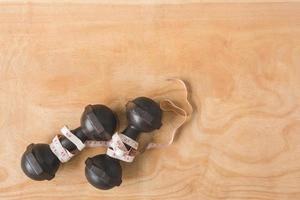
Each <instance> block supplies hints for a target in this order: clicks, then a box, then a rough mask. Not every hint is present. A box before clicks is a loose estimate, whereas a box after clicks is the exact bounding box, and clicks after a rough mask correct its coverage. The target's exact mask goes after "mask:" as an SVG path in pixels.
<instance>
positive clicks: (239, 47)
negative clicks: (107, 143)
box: [0, 1, 300, 200]
mask: <svg viewBox="0 0 300 200" xmlns="http://www.w3.org/2000/svg"><path fill="white" fill-rule="evenodd" d="M156 2H157V1H156ZM299 36H300V4H299V3H292V2H289V3H270V2H269V3H245V4H241V3H230V4H226V3H217V2H215V3H201V2H196V3H182V2H181V3H179V4H177V3H176V2H175V3H174V2H173V3H166V2H164V3H163V4H159V3H154V4H148V3H145V2H144V1H142V2H140V3H139V2H136V3H135V4H126V3H119V4H118V3H115V4H109V3H104V4H96V3H86V4H83V3H82V4H71V3H70V4H64V3H47V4H42V3H36V4H32V3H26V4H21V3H19V4H18V3H11V4H9V3H6V4H4V3H2V4H1V5H0V135H1V146H0V199H1V200H21V199H22V200H29V199H30V200H35V199H49V200H50V199H59V198H62V199H64V200H67V199H72V200H83V199H103V200H105V199H109V200H114V199H128V200H129V199H130V200H134V199H145V200H146V199H147V200H150V199H165V200H167V199H172V200H173V199H182V200H184V199H199V200H200V199H201V200H229V199H230V200H254V199H255V200H287V199H288V200H297V199H300V159H299V155H300V134H299V133H300V107H299V102H300V37H299ZM168 77H180V78H182V79H184V80H186V81H187V82H188V83H189V87H190V90H191V100H192V103H193V105H194V109H195V112H194V115H193V117H192V119H191V121H190V122H189V123H188V124H187V125H186V126H185V127H184V128H183V129H182V132H180V135H179V136H178V137H177V138H176V142H175V144H174V145H172V146H170V147H169V148H166V149H162V150H151V151H148V152H146V153H144V154H142V155H141V156H139V157H138V158H137V159H136V161H135V162H134V163H132V164H123V169H124V178H123V184H122V186H121V187H118V188H115V189H113V190H109V191H99V190H96V189H94V188H93V187H91V186H90V185H89V184H87V181H86V179H85V176H84V160H85V159H86V158H87V157H88V156H93V155H96V154H99V153H101V152H103V151H104V150H103V149H87V150H85V151H84V152H82V153H81V154H80V155H78V156H76V157H75V158H74V159H72V161H70V162H69V163H67V164H65V165H63V166H62V167H61V168H60V170H59V172H58V173H57V175H56V177H55V179H54V180H53V181H47V182H34V181H31V180H29V179H28V178H27V177H25V176H24V174H23V173H22V171H21V168H20V156H21V155H22V153H23V151H24V150H25V148H26V146H27V145H28V144H29V143H31V142H35V143H37V142H44V143H49V142H50V141H51V139H52V138H53V137H54V135H55V134H57V133H58V130H59V128H60V127H61V126H62V125H64V124H67V125H69V126H70V127H72V128H75V127H76V126H78V124H79V118H80V115H81V112H82V109H83V107H84V106H85V105H86V104H90V103H103V104H107V105H109V106H110V107H111V108H113V109H114V110H116V112H118V114H119V116H120V118H122V119H124V108H123V106H124V103H125V102H126V101H127V100H128V99H130V98H133V97H136V96H139V95H146V96H149V97H155V98H157V99H159V98H162V97H170V98H172V99H173V100H174V101H176V102H181V100H180V98H181V96H182V95H181V92H182V91H180V90H178V89H176V87H175V85H172V84H171V85H170V84H169V85H168V84H166V83H165V82H164V81H163V80H164V79H165V78H168ZM167 119H169V120H166V121H165V122H164V127H165V129H163V130H161V131H158V132H157V133H156V134H159V135H167V134H168V127H169V123H172V122H173V120H172V118H171V117H169V118H167Z"/></svg>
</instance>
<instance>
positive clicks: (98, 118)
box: [21, 104, 117, 181]
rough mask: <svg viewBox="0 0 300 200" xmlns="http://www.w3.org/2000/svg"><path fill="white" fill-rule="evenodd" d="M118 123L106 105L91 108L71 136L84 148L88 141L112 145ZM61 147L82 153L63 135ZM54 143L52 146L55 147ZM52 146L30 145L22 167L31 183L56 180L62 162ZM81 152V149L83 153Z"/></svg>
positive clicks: (87, 107)
mask: <svg viewBox="0 0 300 200" xmlns="http://www.w3.org/2000/svg"><path fill="white" fill-rule="evenodd" d="M116 126H117V119H116V116H115V115H114V113H113V112H112V110H111V109H109V108H108V107H106V106H104V105H100V104H98V105H88V106H86V107H85V109H84V112H83V114H82V116H81V126H80V127H78V128H76V129H74V130H72V131H71V133H72V134H73V135H75V136H76V138H77V139H75V140H78V139H79V140H80V141H79V143H81V144H82V145H83V147H84V142H85V141H87V140H98V141H100V140H101V141H108V140H110V139H111V137H112V135H113V134H114V132H115V130H116ZM57 139H58V140H59V142H60V144H61V147H63V148H64V149H66V150H67V151H68V152H67V153H71V154H73V155H75V154H76V153H78V151H79V150H78V146H76V145H75V144H74V142H71V140H70V138H68V137H66V136H64V135H61V136H59V137H58V138H57ZM52 144H53V142H52V143H51V145H52ZM51 145H49V144H30V145H29V146H28V147H27V149H26V151H25V152H24V154H23V155H22V160H21V167H22V170H23V172H24V173H25V174H26V175H27V176H28V177H29V178H31V179H33V180H37V181H42V180H51V179H53V178H54V176H55V173H56V171H57V170H58V168H59V165H60V163H61V162H63V161H62V160H60V159H59V158H58V157H57V156H56V154H55V153H57V152H55V153H54V151H56V150H55V149H54V150H53V148H52V146H51ZM80 150H81V149H80Z"/></svg>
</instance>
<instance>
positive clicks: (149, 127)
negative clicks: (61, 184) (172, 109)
mask: <svg viewBox="0 0 300 200" xmlns="http://www.w3.org/2000/svg"><path fill="white" fill-rule="evenodd" d="M126 113H127V120H128V123H129V125H128V126H127V128H126V129H125V130H124V131H123V132H122V134H124V135H126V136H127V137H130V138H131V139H133V140H136V139H137V137H138V135H139V133H141V132H151V131H153V130H155V129H159V128H160V127H161V125H162V122H161V119H162V110H161V109H160V107H159V105H158V104H157V103H156V102H155V101H153V100H152V99H149V98H146V97H139V98H136V99H134V100H133V101H130V102H128V103H127V105H126ZM125 146H126V148H127V149H128V150H129V149H130V147H129V146H128V145H126V144H125ZM85 163H86V167H85V176H86V178H87V180H88V181H89V183H91V184H92V185H93V186H94V187H96V188H99V189H104V190H107V189H111V188H113V187H115V186H119V185H120V184H121V182H122V168H121V165H120V161H119V160H118V159H115V158H112V157H110V156H108V155H106V154H102V155H97V156H94V157H92V158H88V159H87V160H86V162H85Z"/></svg>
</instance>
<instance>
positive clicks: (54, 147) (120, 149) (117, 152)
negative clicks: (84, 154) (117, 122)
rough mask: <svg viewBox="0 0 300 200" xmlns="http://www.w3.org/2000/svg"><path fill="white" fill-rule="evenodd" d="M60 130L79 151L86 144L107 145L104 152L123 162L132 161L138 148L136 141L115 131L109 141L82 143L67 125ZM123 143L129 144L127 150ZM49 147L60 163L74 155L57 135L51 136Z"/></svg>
mask: <svg viewBox="0 0 300 200" xmlns="http://www.w3.org/2000/svg"><path fill="white" fill-rule="evenodd" d="M60 131H61V133H62V135H64V136H65V137H66V138H67V139H68V140H70V142H72V143H73V144H74V145H75V146H76V147H77V149H78V150H79V151H81V150H82V149H84V148H85V147H86V146H87V147H99V146H107V147H108V148H107V152H106V154H107V155H108V156H110V157H112V158H116V159H119V160H122V161H125V162H132V161H133V160H134V157H135V152H136V150H137V148H138V143H137V142H136V141H135V140H133V139H131V138H129V137H127V136H126V135H123V134H119V133H115V134H114V135H113V136H112V139H111V140H110V141H87V142H86V143H83V142H82V141H81V140H80V139H79V138H78V137H76V135H74V134H73V133H72V132H71V131H70V129H69V128H68V127H67V126H64V127H63V128H62V129H61V130H60ZM125 144H126V145H128V146H130V149H129V150H128V149H127V148H126V146H125ZM50 149H51V151H52V152H53V153H54V154H55V155H56V157H57V158H58V159H59V160H60V162H62V163H65V162H68V161H69V160H70V159H71V158H72V157H73V156H74V154H72V153H70V152H69V151H68V150H67V149H66V148H64V147H63V146H62V144H61V142H60V140H59V137H58V136H57V135H56V136H55V137H54V138H53V140H52V143H51V144H50Z"/></svg>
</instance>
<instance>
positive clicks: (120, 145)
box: [50, 78, 193, 163]
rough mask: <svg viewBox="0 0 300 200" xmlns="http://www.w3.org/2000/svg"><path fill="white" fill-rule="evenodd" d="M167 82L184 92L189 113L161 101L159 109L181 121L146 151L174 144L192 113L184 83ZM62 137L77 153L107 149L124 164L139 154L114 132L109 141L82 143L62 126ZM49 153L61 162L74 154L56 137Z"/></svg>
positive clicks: (124, 138) (109, 153) (171, 103)
mask: <svg viewBox="0 0 300 200" xmlns="http://www.w3.org/2000/svg"><path fill="white" fill-rule="evenodd" d="M167 80H168V81H177V82H179V83H180V84H181V85H182V86H183V88H184V91H185V98H186V103H187V105H188V107H189V112H188V111H186V110H185V109H183V108H181V107H179V106H177V105H176V104H175V103H174V102H173V101H171V100H169V99H163V100H162V101H160V108H161V109H162V110H163V111H165V112H169V111H170V112H173V113H175V114H176V115H180V116H181V117H182V118H183V119H182V121H181V122H180V123H179V124H178V125H177V126H176V127H175V128H174V129H173V131H172V134H171V138H170V140H169V141H168V142H167V143H165V144H157V143H149V144H148V145H147V146H146V149H152V148H163V147H167V146H169V145H171V144H172V143H173V142H174V138H175V135H176V133H177V131H178V129H179V128H180V127H181V126H182V125H183V124H184V123H185V122H186V121H187V120H188V119H189V118H190V116H191V113H192V112H193V107H192V105H191V104H190V102H189V99H188V89H187V86H186V84H185V82H184V81H182V80H181V79H177V78H173V79H167ZM60 131H61V133H62V135H64V136H65V137H66V138H67V139H69V140H70V141H71V142H72V143H73V144H74V145H75V146H76V147H77V149H78V150H79V151H81V150H82V149H84V148H85V147H91V148H94V147H108V148H107V151H106V154H107V155H108V156H110V157H113V158H116V159H119V160H122V161H125V162H132V161H133V160H134V158H135V156H136V155H137V154H138V153H139V152H138V151H137V149H138V143H137V142H136V141H135V140H133V139H131V138H129V137H127V136H126V135H124V134H120V133H118V132H116V133H115V134H114V135H113V136H112V139H111V140H110V141H91V140H89V141H86V142H85V143H83V142H82V141H81V140H80V139H79V138H78V137H76V135H74V134H73V133H72V132H71V131H70V129H69V128H68V127H67V126H64V127H63V128H62V129H61V130H60ZM125 144H126V145H128V146H129V147H130V148H129V150H128V149H127V148H126V146H125ZM50 149H51V151H52V152H53V153H54V154H55V155H56V156H57V158H58V159H59V160H60V161H61V162H62V163H64V162H68V161H69V160H70V159H71V158H72V157H73V156H74V154H72V153H70V152H69V151H68V150H67V149H65V148H64V147H63V146H62V144H61V142H60V141H59V138H58V136H55V137H54V139H53V140H52V143H51V144H50Z"/></svg>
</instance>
